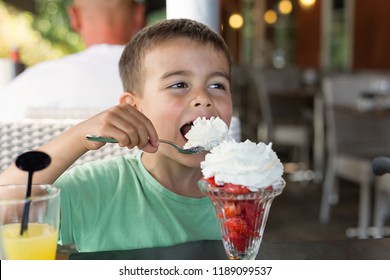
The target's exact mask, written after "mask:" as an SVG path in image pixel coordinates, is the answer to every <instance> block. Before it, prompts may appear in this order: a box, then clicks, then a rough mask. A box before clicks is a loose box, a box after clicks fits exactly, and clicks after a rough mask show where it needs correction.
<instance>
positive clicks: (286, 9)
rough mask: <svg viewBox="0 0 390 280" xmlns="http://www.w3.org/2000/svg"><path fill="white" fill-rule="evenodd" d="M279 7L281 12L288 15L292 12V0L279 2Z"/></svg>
mask: <svg viewBox="0 0 390 280" xmlns="http://www.w3.org/2000/svg"><path fill="white" fill-rule="evenodd" d="M278 9H279V11H280V13H281V14H283V15H288V14H290V13H291V11H292V9H293V6H292V3H291V1H290V0H282V1H280V2H279V5H278Z"/></svg>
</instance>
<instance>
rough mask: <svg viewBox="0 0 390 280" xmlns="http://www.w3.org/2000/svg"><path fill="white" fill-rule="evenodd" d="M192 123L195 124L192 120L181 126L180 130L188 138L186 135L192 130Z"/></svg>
mask: <svg viewBox="0 0 390 280" xmlns="http://www.w3.org/2000/svg"><path fill="white" fill-rule="evenodd" d="M192 124H193V123H192V122H189V123H186V124H185V125H183V126H182V127H181V128H180V132H181V134H182V135H183V137H184V138H186V137H185V135H186V134H187V133H188V131H190V129H191V127H192ZM186 139H187V138H186Z"/></svg>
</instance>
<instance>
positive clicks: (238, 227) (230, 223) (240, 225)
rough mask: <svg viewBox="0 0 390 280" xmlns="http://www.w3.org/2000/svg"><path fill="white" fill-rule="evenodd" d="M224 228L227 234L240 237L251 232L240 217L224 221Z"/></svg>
mask: <svg viewBox="0 0 390 280" xmlns="http://www.w3.org/2000/svg"><path fill="white" fill-rule="evenodd" d="M225 227H226V228H227V230H228V231H229V232H236V233H240V234H242V235H247V234H249V233H250V231H251V230H250V229H249V227H248V224H247V223H246V221H245V220H243V219H241V218H240V217H234V218H229V219H226V222H225Z"/></svg>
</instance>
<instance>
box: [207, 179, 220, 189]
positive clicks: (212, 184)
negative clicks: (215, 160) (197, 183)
mask: <svg viewBox="0 0 390 280" xmlns="http://www.w3.org/2000/svg"><path fill="white" fill-rule="evenodd" d="M205 180H206V181H207V182H208V183H209V184H210V185H211V186H213V187H220V186H218V185H217V183H216V182H215V178H214V177H210V178H207V179H205Z"/></svg>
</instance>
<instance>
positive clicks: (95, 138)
mask: <svg viewBox="0 0 390 280" xmlns="http://www.w3.org/2000/svg"><path fill="white" fill-rule="evenodd" d="M85 138H87V140H89V141H96V142H103V143H118V140H116V139H114V138H110V137H103V136H97V135H87V136H85ZM158 141H160V142H161V143H164V144H168V145H171V146H172V147H174V148H175V149H176V150H177V151H178V152H179V153H181V154H186V155H195V154H201V153H203V152H205V151H206V149H205V148H204V147H202V146H194V147H191V148H189V149H183V148H180V147H179V146H178V145H176V144H175V143H173V142H171V141H168V140H164V139H158Z"/></svg>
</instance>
